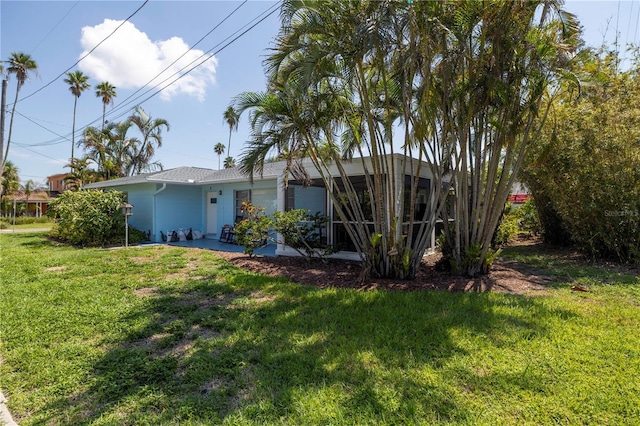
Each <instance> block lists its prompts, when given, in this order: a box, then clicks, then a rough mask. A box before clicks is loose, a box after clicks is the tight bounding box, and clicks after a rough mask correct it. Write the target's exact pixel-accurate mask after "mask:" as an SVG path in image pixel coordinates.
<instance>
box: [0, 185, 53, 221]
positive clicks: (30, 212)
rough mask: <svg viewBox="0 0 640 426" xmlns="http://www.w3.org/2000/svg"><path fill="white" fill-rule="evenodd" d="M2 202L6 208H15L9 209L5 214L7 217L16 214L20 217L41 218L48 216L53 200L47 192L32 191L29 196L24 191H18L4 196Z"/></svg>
mask: <svg viewBox="0 0 640 426" xmlns="http://www.w3.org/2000/svg"><path fill="white" fill-rule="evenodd" d="M2 201H3V204H5V205H6V206H9V205H12V206H13V207H9V208H10V211H8V210H7V211H6V212H3V213H4V214H5V215H6V216H12V215H13V214H14V212H15V214H16V215H18V216H20V215H26V216H35V217H41V216H44V215H46V214H47V208H48V206H49V201H51V199H50V198H49V194H48V193H47V192H46V191H31V193H29V195H28V196H27V194H26V192H24V191H16V192H12V193H10V194H6V195H4V196H3V197H2ZM6 206H5V207H6ZM3 210H4V209H3Z"/></svg>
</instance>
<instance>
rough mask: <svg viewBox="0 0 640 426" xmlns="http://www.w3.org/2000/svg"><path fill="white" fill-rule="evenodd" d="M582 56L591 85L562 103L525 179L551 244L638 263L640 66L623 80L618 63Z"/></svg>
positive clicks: (528, 162) (527, 164)
mask: <svg viewBox="0 0 640 426" xmlns="http://www.w3.org/2000/svg"><path fill="white" fill-rule="evenodd" d="M582 55H583V56H582V57H579V59H580V60H581V61H582V63H583V64H584V68H583V69H581V70H578V71H580V72H583V73H588V74H591V75H589V78H590V79H591V83H592V84H590V85H588V86H585V87H583V91H582V92H581V94H580V96H579V97H577V98H568V97H567V98H564V99H561V100H559V101H558V102H556V104H555V105H554V108H553V117H552V118H553V119H550V120H548V121H547V123H548V126H546V127H545V128H544V129H543V132H542V133H541V135H540V137H539V138H537V139H536V142H535V144H533V146H532V149H531V151H530V153H529V155H528V158H527V159H526V162H525V167H524V168H523V169H522V170H521V177H522V179H523V181H524V182H525V183H527V185H528V186H529V188H530V189H531V190H532V192H533V195H534V198H535V200H536V207H537V208H538V213H539V214H540V221H541V223H542V226H543V237H544V239H545V241H550V242H556V243H557V242H559V243H563V242H564V241H571V242H572V243H573V244H575V246H576V247H577V248H578V249H580V250H581V251H583V252H584V253H585V254H587V255H589V256H592V257H602V258H611V259H615V260H618V261H622V262H638V263H640V118H639V117H640V62H638V61H637V62H635V64H634V65H635V67H633V66H632V67H631V68H630V69H629V70H628V71H624V72H618V70H617V69H616V66H615V64H616V63H617V62H616V58H615V56H611V55H607V56H605V57H602V58H600V57H597V56H593V55H589V54H587V53H584V52H583V54H582ZM638 59H640V58H638Z"/></svg>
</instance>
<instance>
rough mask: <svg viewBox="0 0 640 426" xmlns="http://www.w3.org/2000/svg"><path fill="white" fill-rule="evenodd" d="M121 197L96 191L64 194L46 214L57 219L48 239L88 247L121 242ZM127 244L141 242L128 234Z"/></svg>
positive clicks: (122, 200) (115, 192) (118, 194)
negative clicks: (128, 242)
mask: <svg viewBox="0 0 640 426" xmlns="http://www.w3.org/2000/svg"><path fill="white" fill-rule="evenodd" d="M124 199H125V197H124V194H123V193H122V192H118V191H108V192H102V191H99V190H85V191H67V192H65V193H63V194H61V195H60V196H59V197H58V198H56V199H55V200H53V201H52V202H51V203H50V205H49V211H48V214H49V215H50V216H51V217H54V218H56V225H55V226H54V228H53V229H52V232H51V236H53V237H55V238H58V239H60V240H62V241H65V242H68V243H71V244H78V245H83V246H84V245H90V246H104V245H107V244H114V243H119V244H120V243H123V242H124V235H125V232H124V219H123V217H122V214H121V213H120V206H121V205H122V203H123V202H124ZM130 241H131V242H133V243H135V242H138V241H140V239H139V238H138V236H137V233H136V232H130Z"/></svg>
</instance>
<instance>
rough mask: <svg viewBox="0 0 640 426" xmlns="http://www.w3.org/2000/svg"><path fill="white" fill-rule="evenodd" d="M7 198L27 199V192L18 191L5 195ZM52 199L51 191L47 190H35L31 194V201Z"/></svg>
mask: <svg viewBox="0 0 640 426" xmlns="http://www.w3.org/2000/svg"><path fill="white" fill-rule="evenodd" d="M3 198H4V199H5V200H12V201H13V200H16V201H27V194H25V192H24V191H16V192H12V193H11V194H5V195H4V196H3ZM36 201H51V198H50V197H49V193H48V192H46V191H33V192H31V193H30V194H29V202H34V203H35V202H36Z"/></svg>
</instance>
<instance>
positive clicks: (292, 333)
mask: <svg viewBox="0 0 640 426" xmlns="http://www.w3.org/2000/svg"><path fill="white" fill-rule="evenodd" d="M222 278H224V279H222ZM141 297H146V298H147V299H146V302H147V303H146V304H145V308H144V309H139V310H136V311H135V312H131V313H130V316H129V317H128V318H126V319H125V320H124V323H125V324H134V323H135V324H138V323H144V324H145V325H144V326H142V327H140V328H137V329H133V330H131V331H130V332H129V333H128V335H127V336H126V338H125V339H124V340H123V341H119V342H116V343H115V345H114V344H113V343H109V342H104V343H103V344H104V345H107V346H110V347H111V349H110V350H108V351H107V352H106V353H105V354H104V356H102V357H101V358H100V359H99V360H98V361H97V362H96V363H95V365H94V368H93V371H92V372H91V374H90V377H89V382H88V383H89V384H88V387H87V389H86V391H85V392H83V393H81V394H74V395H72V396H66V397H62V398H60V399H58V400H57V401H55V402H53V403H52V404H50V405H49V406H48V407H46V408H44V409H43V412H45V413H50V417H49V418H45V419H44V423H56V422H60V421H63V422H65V423H73V424H89V423H92V422H94V421H95V420H97V419H101V421H106V422H107V423H109V422H118V423H119V424H137V423H164V422H170V423H180V422H191V423H194V422H195V423H198V422H200V423H210V422H220V421H222V420H224V419H227V420H229V421H233V420H237V421H245V422H246V421H250V422H251V421H255V422H258V423H272V422H282V421H284V422H285V423H332V422H334V423H335V422H346V423H362V422H365V423H366V422H369V423H376V422H380V421H381V419H385V420H384V421H383V422H391V423H404V422H411V421H418V420H421V421H427V420H428V419H440V420H448V421H458V420H461V419H468V420H469V419H473V413H472V407H470V406H469V403H470V402H469V399H466V398H463V397H462V396H461V392H460V391H459V389H457V387H456V384H455V381H456V379H455V378H456V377H459V378H461V379H462V378H464V379H465V380H470V381H471V382H473V380H472V378H473V377H477V376H478V374H477V373H476V372H475V370H474V369H475V368H477V366H473V365H469V366H468V368H467V367H465V368H464V369H463V370H464V371H461V372H458V373H456V372H455V371H451V367H450V363H451V360H452V359H453V358H460V357H462V358H464V357H469V356H470V355H471V354H470V352H472V351H474V350H476V348H477V347H482V348H484V349H487V348H498V349H499V348H505V347H508V346H509V345H511V344H512V343H513V342H514V341H518V340H519V339H521V337H522V335H523V334H524V335H527V336H529V338H531V339H535V338H539V337H543V336H545V335H546V333H547V330H546V327H545V324H546V323H548V322H549V321H550V319H551V318H554V317H558V316H560V317H562V318H569V317H570V316H571V314H570V313H569V312H565V311H559V310H553V309H551V308H549V307H548V306H545V304H543V303H542V302H541V301H540V300H538V299H536V298H523V297H519V296H511V295H500V296H496V295H491V294H476V293H446V292H402V293H394V292H384V291H371V292H358V291H353V290H319V289H317V288H313V287H305V286H298V285H293V284H289V283H287V282H285V281H284V280H274V279H273V278H269V277H263V276H257V275H254V274H250V273H245V272H242V271H240V270H237V269H235V268H234V267H231V266H229V265H227V264H222V265H221V266H220V267H219V268H218V270H217V271H216V272H214V273H213V274H211V275H210V276H207V277H206V278H203V279H198V280H187V281H186V282H185V283H184V285H179V286H175V287H171V289H168V290H162V289H150V290H149V291H148V292H147V293H145V294H144V296H141ZM476 345H480V346H476ZM440 376H443V377H445V378H444V379H441V378H440ZM447 377H449V378H448V379H447ZM504 380H512V381H514V386H520V385H521V383H519V382H518V381H519V380H521V378H520V377H519V376H514V378H512V379H510V378H508V377H507V378H505V379H504ZM527 380H530V381H531V380H533V381H535V377H534V378H533V379H532V378H529V379H527ZM527 386H529V387H532V388H536V387H537V386H539V385H538V384H536V383H527Z"/></svg>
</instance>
